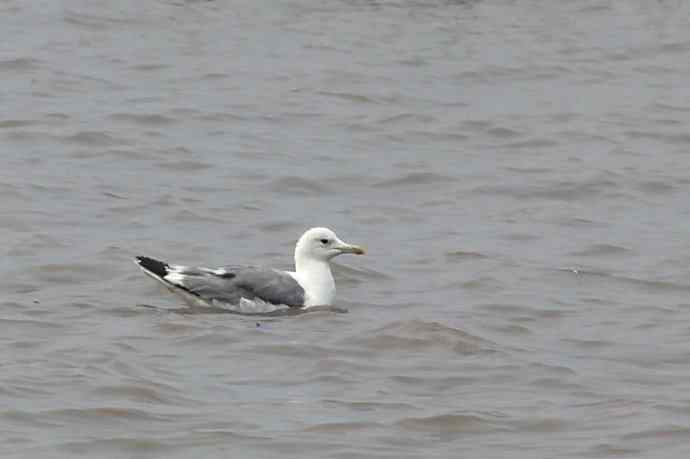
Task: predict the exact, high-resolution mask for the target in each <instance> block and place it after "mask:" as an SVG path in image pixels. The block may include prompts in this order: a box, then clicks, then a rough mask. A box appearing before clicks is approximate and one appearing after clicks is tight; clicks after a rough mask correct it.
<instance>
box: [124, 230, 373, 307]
mask: <svg viewBox="0 0 690 459" xmlns="http://www.w3.org/2000/svg"><path fill="white" fill-rule="evenodd" d="M343 253H352V254H355V255H363V254H364V253H365V251H364V249H363V248H362V247H359V246H357V245H352V244H347V243H345V242H343V241H341V240H340V239H339V238H338V236H337V235H336V234H335V232H334V231H333V230H330V229H328V228H311V229H309V230H307V231H306V232H305V233H304V234H302V236H301V237H300V238H299V240H298V241H297V245H296V246H295V270H294V271H281V270H278V269H270V268H259V267H253V266H225V267H221V268H215V269H211V268H201V267H198V268H197V267H188V266H180V265H171V264H168V263H166V262H164V261H160V260H156V259H154V258H150V257H145V256H138V257H136V263H137V265H139V267H140V268H141V269H142V270H143V271H144V273H146V274H148V275H149V276H151V277H152V278H154V279H156V280H157V281H159V282H161V283H162V284H163V285H164V286H165V287H167V288H168V289H170V290H171V291H172V292H173V293H176V294H178V295H179V296H181V297H182V298H183V299H184V300H185V301H186V302H187V303H188V304H190V305H192V306H204V307H223V308H237V307H239V308H241V309H242V310H245V311H246V310H251V309H253V308H255V307H257V306H266V305H268V306H276V307H279V306H283V307H285V306H287V307H290V308H302V309H307V308H310V307H313V306H327V305H331V304H332V302H333V299H334V298H335V281H334V280H333V274H331V267H330V264H329V261H330V260H331V259H333V258H334V257H336V256H338V255H341V254H343Z"/></svg>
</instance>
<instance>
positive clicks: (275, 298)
mask: <svg viewBox="0 0 690 459" xmlns="http://www.w3.org/2000/svg"><path fill="white" fill-rule="evenodd" d="M163 279H164V280H165V281H167V282H169V283H171V284H173V285H176V286H179V287H181V288H183V289H184V290H186V291H187V292H189V293H191V294H193V295H196V296H198V297H200V298H202V299H203V300H209V301H211V302H213V301H214V300H215V301H220V302H224V303H230V304H238V303H239V302H240V300H241V299H242V298H245V299H247V300H256V299H259V300H261V301H264V302H266V303H271V304H276V305H277V304H284V305H287V306H291V307H302V306H304V289H303V288H302V287H301V286H300V285H299V284H298V283H297V281H296V280H295V279H294V278H293V277H292V276H290V275H289V274H288V273H286V272H284V271H278V270H274V269H262V268H252V267H225V268H218V269H206V268H188V267H184V266H168V273H167V274H166V276H165V277H163Z"/></svg>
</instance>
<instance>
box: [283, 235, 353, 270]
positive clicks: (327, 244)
mask: <svg viewBox="0 0 690 459" xmlns="http://www.w3.org/2000/svg"><path fill="white" fill-rule="evenodd" d="M342 253H354V254H355V255H364V253H365V252H364V249H363V248H362V247H359V246H356V245H351V244H347V243H345V242H343V241H341V240H340V239H339V238H338V236H337V235H336V234H335V233H334V232H333V231H332V230H330V229H328V228H311V229H309V230H307V231H306V232H305V233H304V234H303V235H302V237H300V238H299V241H297V246H296V247H295V264H296V265H299V264H300V262H302V261H306V260H318V261H328V260H330V259H331V258H333V257H336V256H338V255H340V254H342Z"/></svg>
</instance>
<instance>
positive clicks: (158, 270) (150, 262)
mask: <svg viewBox="0 0 690 459" xmlns="http://www.w3.org/2000/svg"><path fill="white" fill-rule="evenodd" d="M136 260H137V264H138V265H139V266H141V267H142V268H144V269H145V270H147V271H150V272H151V273H153V274H155V275H156V276H158V277H165V275H166V274H168V264H167V263H164V262H162V261H158V260H155V259H153V258H149V257H142V256H138V257H136Z"/></svg>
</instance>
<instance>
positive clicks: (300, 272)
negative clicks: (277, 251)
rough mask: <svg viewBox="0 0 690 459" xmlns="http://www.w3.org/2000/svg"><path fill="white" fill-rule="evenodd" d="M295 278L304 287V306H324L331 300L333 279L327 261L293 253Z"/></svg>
mask: <svg viewBox="0 0 690 459" xmlns="http://www.w3.org/2000/svg"><path fill="white" fill-rule="evenodd" d="M295 279H296V280H297V282H298V283H299V284H300V285H301V286H302V288H303V289H304V293H305V298H304V300H305V301H304V307H307V308H308V307H310V306H325V305H330V304H331V303H332V302H333V298H334V297H335V281H334V280H333V274H331V267H330V265H329V264H328V262H327V261H324V260H317V259H314V258H308V257H301V256H299V254H295Z"/></svg>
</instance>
